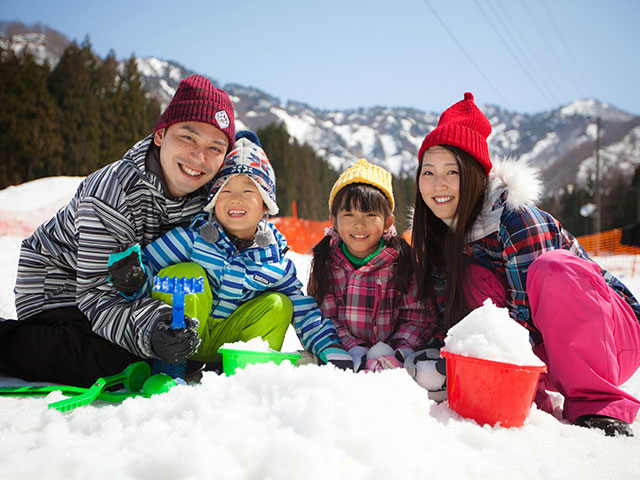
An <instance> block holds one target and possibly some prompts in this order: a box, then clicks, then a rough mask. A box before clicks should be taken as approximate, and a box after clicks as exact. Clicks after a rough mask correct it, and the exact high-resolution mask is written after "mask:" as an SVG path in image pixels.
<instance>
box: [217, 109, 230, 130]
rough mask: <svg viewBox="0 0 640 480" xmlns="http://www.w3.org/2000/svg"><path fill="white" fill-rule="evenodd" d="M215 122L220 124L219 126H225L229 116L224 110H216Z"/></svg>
mask: <svg viewBox="0 0 640 480" xmlns="http://www.w3.org/2000/svg"><path fill="white" fill-rule="evenodd" d="M216 122H218V125H220V128H227V127H228V126H229V117H228V116H227V112H225V111H224V110H218V111H217V112H216Z"/></svg>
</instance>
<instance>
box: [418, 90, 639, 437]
mask: <svg viewBox="0 0 640 480" xmlns="http://www.w3.org/2000/svg"><path fill="white" fill-rule="evenodd" d="M490 133H491V125H490V124H489V121H488V120H487V118H486V117H485V115H484V114H483V113H482V112H481V111H480V110H479V109H478V107H477V106H476V105H475V103H474V101H473V95H472V94H471V93H465V95H464V99H463V100H462V101H460V102H458V103H456V104H455V105H453V106H452V107H450V108H449V109H447V110H446V111H445V112H443V114H442V116H441V117H440V120H439V122H438V125H437V126H436V128H435V129H434V130H433V131H432V132H431V133H429V134H428V135H427V136H426V138H425V139H424V141H423V143H422V146H421V148H420V152H419V154H418V160H419V165H418V171H417V183H418V191H417V193H416V208H415V212H414V219H413V234H412V235H413V236H412V241H413V246H414V249H415V255H416V263H417V265H416V274H417V280H418V283H419V285H420V291H421V293H422V294H423V295H425V296H428V295H429V293H430V292H431V291H432V288H435V289H436V293H437V296H438V300H439V306H440V307H441V311H442V313H443V315H444V328H448V327H450V326H452V325H453V324H455V323H456V322H458V321H459V320H460V319H461V318H462V317H463V316H464V315H466V314H467V313H468V312H469V311H470V310H471V308H472V307H474V306H477V305H478V303H479V302H480V301H481V300H482V298H483V297H484V298H486V297H490V298H492V299H493V300H494V302H495V303H496V304H498V305H501V306H505V307H507V308H509V312H510V316H511V317H512V318H513V319H514V320H516V321H517V322H519V323H521V324H522V325H524V326H525V327H527V328H528V329H529V331H530V333H531V342H532V345H533V347H534V351H535V353H536V354H537V355H538V356H539V357H540V358H541V359H542V360H543V361H544V362H545V363H546V364H547V366H548V369H549V371H548V374H546V375H544V376H543V377H542V378H541V382H540V385H539V388H538V395H537V396H536V403H537V404H538V406H539V407H540V408H542V409H544V410H546V411H550V407H551V402H550V400H549V397H548V396H547V394H546V392H545V390H557V391H558V392H560V393H561V394H562V395H563V396H564V416H565V418H566V419H567V420H568V421H569V422H571V423H574V424H576V425H581V426H585V427H589V428H599V429H602V430H604V431H605V433H606V434H607V435H628V436H632V435H633V432H632V430H631V427H630V426H629V424H630V423H632V422H633V420H634V419H635V417H636V414H637V412H638V409H639V408H640V402H639V401H638V400H637V399H635V398H634V397H632V396H631V395H629V394H627V393H626V392H624V391H622V390H621V389H619V388H618V386H619V385H621V384H622V383H624V382H625V381H626V380H627V379H628V378H630V377H631V376H632V375H633V374H634V372H635V371H636V369H637V368H638V365H639V364H640V352H639V350H640V324H639V322H638V318H640V304H638V301H637V300H636V299H635V298H634V297H633V295H632V294H631V292H630V291H629V290H628V289H627V288H626V287H625V286H624V285H623V284H622V283H621V282H620V281H619V280H617V279H616V278H615V277H614V276H613V275H611V274H610V273H609V272H607V271H605V270H603V269H601V268H600V267H599V266H598V265H597V264H596V263H594V262H593V261H592V260H591V259H589V257H588V256H587V254H586V252H585V251H584V249H583V248H582V246H581V245H580V244H579V243H578V241H577V240H576V239H575V238H574V237H573V236H572V235H571V234H570V233H569V232H567V231H566V230H564V229H563V228H562V226H561V225H560V223H559V222H558V221H557V220H556V219H555V218H553V217H552V216H551V215H550V214H548V213H547V212H544V211H542V210H540V209H538V208H536V207H535V206H534V203H535V201H536V200H537V196H538V194H539V190H540V189H539V180H538V177H537V172H535V171H534V170H533V169H531V168H530V167H528V166H527V165H523V164H521V163H518V162H503V163H501V164H500V165H498V164H496V168H493V170H492V167H493V165H492V162H491V159H490V158H489V151H488V146H487V141H486V139H487V137H488V136H489V134H490ZM480 267H483V268H480Z"/></svg>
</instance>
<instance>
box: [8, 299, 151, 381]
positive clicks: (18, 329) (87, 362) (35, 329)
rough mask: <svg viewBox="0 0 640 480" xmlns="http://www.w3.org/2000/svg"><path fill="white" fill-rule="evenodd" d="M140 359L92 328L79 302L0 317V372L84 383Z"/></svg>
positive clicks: (115, 371) (14, 375)
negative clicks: (30, 314) (21, 317)
mask: <svg viewBox="0 0 640 480" xmlns="http://www.w3.org/2000/svg"><path fill="white" fill-rule="evenodd" d="M141 360H143V359H142V358H139V357H137V356H136V355H133V354H132V353H131V352H129V351H128V350H126V349H124V348H122V347H120V346H119V345H116V344H114V343H112V342H110V341H108V340H106V339H104V338H102V337H101V336H99V335H96V334H95V333H93V331H92V330H91V324H90V322H89V320H88V319H87V317H85V315H84V314H83V313H82V312H81V311H80V310H79V309H78V308H77V307H62V308H57V309H53V310H46V311H44V312H42V313H40V314H37V315H34V316H33V317H30V318H28V319H26V320H5V321H2V322H0V375H6V376H12V377H19V378H22V379H24V380H29V381H45V382H53V383H60V384H64V385H76V386H79V387H88V386H90V385H92V384H93V383H94V382H95V381H96V379H98V378H99V377H104V376H107V375H113V374H116V373H119V372H121V371H122V370H124V368H125V367H126V366H127V365H129V364H130V363H133V362H138V361H141Z"/></svg>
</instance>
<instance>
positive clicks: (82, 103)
mask: <svg viewBox="0 0 640 480" xmlns="http://www.w3.org/2000/svg"><path fill="white" fill-rule="evenodd" d="M96 63H97V62H96V56H95V55H94V53H93V52H92V50H91V44H90V42H89V39H88V38H85V40H84V41H83V43H82V45H81V46H80V47H78V45H77V44H76V43H75V42H72V43H71V44H70V45H69V46H68V47H67V48H66V49H65V51H64V53H63V54H62V57H61V58H60V61H59V62H58V64H57V65H56V67H55V68H54V70H53V72H51V75H50V77H49V90H50V91H51V94H52V95H53V97H54V98H55V99H56V101H57V104H58V108H59V110H60V118H61V129H62V138H63V141H64V158H65V162H64V165H65V173H68V174H73V175H87V174H89V173H91V172H92V171H94V170H96V169H97V168H98V167H99V166H100V134H101V127H100V105H99V99H98V98H97V97H96V95H95V93H94V90H93V80H94V78H95V77H94V73H95V71H96Z"/></svg>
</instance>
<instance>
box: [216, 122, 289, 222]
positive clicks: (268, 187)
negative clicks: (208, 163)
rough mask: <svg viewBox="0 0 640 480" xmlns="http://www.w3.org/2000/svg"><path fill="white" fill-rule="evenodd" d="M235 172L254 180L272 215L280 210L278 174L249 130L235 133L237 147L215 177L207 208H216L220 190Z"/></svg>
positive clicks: (258, 141)
mask: <svg viewBox="0 0 640 480" xmlns="http://www.w3.org/2000/svg"><path fill="white" fill-rule="evenodd" d="M235 175H246V176H247V177H249V178H250V179H251V180H253V183H255V184H256V187H258V192H260V196H261V197H262V200H263V201H264V203H265V205H266V206H267V210H268V211H269V215H276V214H277V213H278V205H277V203H276V175H275V173H274V172H273V167H271V163H269V159H268V158H267V155H266V154H265V153H264V150H262V146H261V145H260V140H259V139H258V136H257V135H256V134H255V133H253V132H251V131H249V130H242V131H240V132H238V133H237V134H236V143H235V147H234V149H233V150H232V151H231V152H229V154H228V155H227V158H225V160H224V163H223V164H222V166H221V167H220V170H219V171H218V173H217V174H216V176H215V177H214V178H213V187H212V188H211V193H209V198H207V205H206V206H205V207H204V210H205V211H207V212H210V211H212V210H213V208H214V207H215V204H216V200H217V199H218V195H219V194H220V190H221V189H222V187H224V186H225V184H226V183H227V182H228V181H229V179H230V178H231V177H233V176H235Z"/></svg>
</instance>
